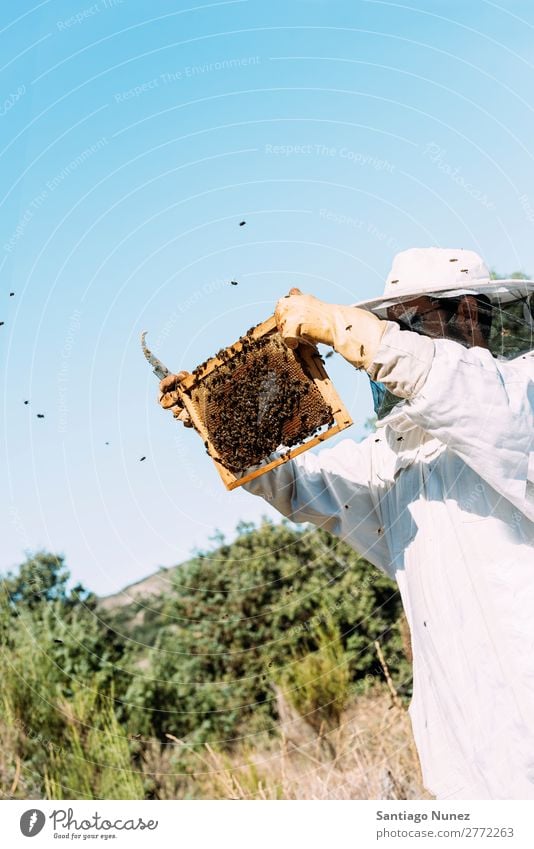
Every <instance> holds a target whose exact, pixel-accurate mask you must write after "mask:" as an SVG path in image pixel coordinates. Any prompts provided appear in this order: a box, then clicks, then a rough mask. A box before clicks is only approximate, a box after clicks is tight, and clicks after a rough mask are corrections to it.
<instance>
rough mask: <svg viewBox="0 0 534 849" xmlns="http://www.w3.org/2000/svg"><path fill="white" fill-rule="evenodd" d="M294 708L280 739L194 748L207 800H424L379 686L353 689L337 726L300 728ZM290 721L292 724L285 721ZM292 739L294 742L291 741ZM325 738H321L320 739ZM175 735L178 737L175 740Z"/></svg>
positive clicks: (406, 726)
mask: <svg viewBox="0 0 534 849" xmlns="http://www.w3.org/2000/svg"><path fill="white" fill-rule="evenodd" d="M302 722H303V721H302V720H301V719H300V718H299V717H298V716H297V715H295V717H294V719H293V721H290V722H288V721H286V723H285V724H284V726H283V730H282V738H281V740H278V741H273V743H272V745H271V746H269V747H268V748H265V749H263V750H261V751H260V750H257V749H256V750H255V749H253V748H252V747H247V748H242V749H241V750H240V751H239V752H236V753H234V754H232V755H228V754H221V753H219V752H215V751H214V750H213V749H211V747H209V746H207V747H206V750H205V753H204V754H202V755H200V754H199V755H197V758H198V761H197V763H198V770H199V771H198V773H197V774H196V775H195V776H193V775H191V776H190V778H191V779H194V784H195V787H196V793H195V795H197V794H198V796H200V797H201V798H210V799H229V798H230V799H430V798H432V796H430V795H429V793H428V792H427V791H426V790H425V789H424V787H423V784H422V780H421V773H420V769H419V761H418V758H417V753H416V750H415V746H414V743H413V738H412V732H411V726H410V720H409V717H408V714H407V713H406V711H405V710H404V709H403V708H401V707H399V706H397V705H395V704H392V700H391V696H390V694H389V693H388V692H387V690H386V689H385V688H383V687H381V688H377V690H376V691H375V692H373V693H372V694H370V695H367V696H360V697H359V698H358V699H357V700H356V701H355V702H354V703H353V704H352V706H351V707H350V708H349V709H347V710H346V711H345V712H344V714H343V716H342V720H341V724H340V726H339V728H337V729H336V730H335V731H332V732H329V733H328V734H324V735H322V736H318V735H310V734H309V728H308V730H307V731H306V733H305V734H303V732H302V729H301V728H300V727H299V725H301V724H302ZM291 725H293V726H294V728H293V729H292V728H291ZM299 740H300V742H299ZM325 741H326V742H325ZM177 742H178V741H177Z"/></svg>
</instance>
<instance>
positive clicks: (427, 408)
mask: <svg viewBox="0 0 534 849" xmlns="http://www.w3.org/2000/svg"><path fill="white" fill-rule="evenodd" d="M384 343H385V344H384V345H383V346H382V347H381V350H380V351H379V356H378V357H377V364H376V365H375V366H374V367H372V368H371V369H369V372H370V373H371V372H372V373H371V376H372V377H373V379H375V380H380V381H383V382H384V383H385V384H386V386H387V387H388V389H390V391H391V392H393V393H394V394H401V393H400V392H397V391H396V389H397V388H398V386H399V385H401V386H402V389H403V397H405V398H407V399H408V401H407V403H406V404H405V405H404V407H403V411H404V412H405V413H406V415H407V417H408V418H409V419H410V420H411V421H412V422H413V423H414V424H416V425H418V426H419V427H421V428H423V430H425V431H426V432H427V433H430V434H432V436H435V437H437V438H438V439H439V440H440V441H441V442H443V443H444V444H445V445H447V447H448V448H450V449H451V451H454V453H455V454H457V455H458V456H459V457H461V458H462V460H463V461H464V462H465V463H466V464H467V465H468V466H470V467H471V468H472V469H473V470H474V471H475V472H476V473H477V474H478V475H479V476H480V477H481V478H482V480H484V481H486V482H487V483H488V484H489V485H490V486H491V487H492V488H493V489H495V490H496V491H497V492H498V493H499V494H501V495H502V496H503V497H504V498H506V499H507V500H508V501H510V502H511V503H512V504H514V505H515V506H516V507H517V508H518V509H519V510H521V511H522V512H523V513H524V514H525V515H526V516H527V517H528V518H529V519H531V520H533V521H534V496H533V495H531V493H532V492H533V490H534V474H533V472H534V462H533V461H534V454H533V451H534V359H533V358H532V357H529V356H526V357H522V358H518V359H516V360H513V361H510V362H506V361H504V362H503V361H498V360H496V359H495V358H494V357H493V356H492V354H491V353H490V351H488V350H486V349H484V348H478V347H474V348H465V347H464V346H463V345H460V344H458V343H456V342H452V341H450V340H447V339H436V340H430V339H428V338H427V337H424V336H419V335H418V334H416V333H411V332H409V331H397V332H394V331H392V332H391V334H390V341H389V342H388V338H387V334H385V335H384ZM429 343H430V344H431V345H432V348H433V351H432V352H431V351H430V348H429ZM378 361H380V362H378ZM392 376H395V380H392ZM529 467H530V468H529ZM531 477H532V481H530V478H531ZM530 484H532V486H531V485H530Z"/></svg>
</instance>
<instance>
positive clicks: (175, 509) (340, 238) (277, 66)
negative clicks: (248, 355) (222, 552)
mask: <svg viewBox="0 0 534 849" xmlns="http://www.w3.org/2000/svg"><path fill="white" fill-rule="evenodd" d="M533 35H534V7H533V6H532V4H531V3H529V2H501V3H500V4H498V3H491V2H482V0H480V2H471V3H465V2H454V0H453V1H452V2H440V0H436V2H420V0H413V2H412V3H409V4H402V3H389V2H358V0H353V2H335V0H333V2H320V0H289V2H287V0H286V2H283V3H282V2H276V1H275V2H270V3H265V2H262V0H237V2H222V3H216V2H215V3H209V4H202V3H193V2H188V3H178V2H174V3H170V2H158V0H156V2H152V3H151V4H144V3H139V2H132V0H123V2H117V0H115V2H114V0H97V2H95V3H92V4H91V3H90V2H83V0H81V2H58V0H45V2H40V3H37V4H30V3H26V2H20V3H18V4H16V8H14V7H13V6H12V4H3V5H2V9H1V12H0V47H1V50H0V57H1V59H0V61H1V68H0V70H1V78H2V87H1V92H2V94H1V98H0V181H1V186H0V269H1V274H0V279H1V286H0V305H1V306H0V320H1V321H4V322H5V324H4V326H2V327H0V357H1V380H2V400H3V416H2V425H1V432H2V461H1V462H2V467H3V473H2V479H3V486H2V492H1V495H0V498H1V503H0V515H1V516H2V517H3V518H4V520H5V521H4V522H3V532H2V541H3V545H2V549H1V556H0V571H6V570H7V569H9V568H12V567H13V566H15V565H16V564H17V563H19V562H21V560H22V559H23V557H24V551H25V550H35V549H38V548H41V547H43V548H46V549H48V550H51V551H54V552H59V553H63V554H65V556H66V558H67V563H68V565H69V567H70V569H71V571H72V574H73V576H74V577H75V578H76V579H79V580H82V581H83V582H84V583H86V585H88V586H89V587H91V588H92V589H94V590H95V591H97V592H99V593H101V594H107V593H109V592H113V591H115V590H117V589H118V588H120V587H121V586H123V585H124V584H126V583H129V582H131V581H134V580H137V579H139V578H141V577H143V576H144V575H147V574H149V573H150V572H152V571H154V570H155V569H157V568H158V566H159V565H172V564H174V563H177V562H179V561H180V560H182V559H185V558H186V557H187V556H188V555H189V554H190V552H191V550H192V549H193V548H194V547H195V546H197V547H203V546H205V545H207V544H208V540H209V537H210V536H211V535H212V534H213V532H214V530H215V528H220V529H222V530H223V531H224V532H226V533H227V534H229V535H231V533H232V531H233V528H234V527H235V525H236V523H237V522H238V521H239V519H246V520H253V519H257V518H259V517H260V515H261V514H269V509H268V508H267V507H266V506H265V505H264V504H263V503H261V502H258V501H256V500H255V499H254V498H253V497H252V496H249V495H247V493H245V492H242V491H240V490H238V491H235V492H233V493H227V492H226V491H225V490H224V488H223V486H222V484H221V482H220V480H219V478H218V475H217V474H216V472H215V470H214V468H213V467H212V465H211V461H210V460H209V458H208V457H207V456H206V455H205V453H204V450H203V447H202V444H201V442H200V440H199V438H198V436H197V435H196V434H195V433H194V432H190V431H184V430H183V429H181V428H180V427H179V426H177V425H176V423H175V422H174V421H173V420H172V418H171V417H170V416H169V415H168V414H167V415H166V414H165V413H164V412H163V411H162V410H160V409H159V407H158V406H157V404H156V403H155V400H156V394H157V381H156V379H155V378H154V376H153V375H152V373H151V371H150V369H149V368H148V367H147V364H146V363H145V361H144V360H143V358H142V356H141V354H140V349H139V341H138V337H139V332H140V331H141V330H148V331H149V337H148V338H149V342H150V344H151V346H152V347H153V348H154V349H155V350H156V351H157V353H158V354H159V356H160V357H161V359H162V360H163V361H164V362H165V363H167V364H168V366H169V367H170V368H171V369H173V370H179V369H181V368H193V367H194V366H195V365H196V364H197V363H198V362H200V361H201V360H204V359H205V358H206V356H208V355H210V354H211V353H213V352H214V351H215V350H217V349H218V348H219V347H221V346H222V345H226V344H229V343H231V342H232V341H233V340H234V339H235V338H237V337H238V336H239V335H240V334H241V333H242V332H243V331H244V330H246V329H247V328H248V327H250V326H251V325H252V324H254V323H256V322H258V321H261V320H262V319H264V318H266V317H267V316H268V315H269V314H271V313H272V311H273V308H274V304H275V302H276V300H277V298H278V297H280V296H281V295H282V294H284V293H285V292H286V291H287V290H288V288H289V287H290V286H292V285H298V286H300V288H302V289H303V290H306V291H309V292H312V293H314V294H316V295H317V296H319V297H322V298H324V299H326V300H332V301H338V302H342V303H351V302H356V301H358V300H360V299H364V298H366V297H371V296H374V295H377V294H380V292H381V290H382V287H383V280H384V278H385V276H386V274H387V271H388V269H389V266H390V264H391V260H392V257H393V255H394V254H395V253H396V252H397V251H398V250H402V249H405V248H408V247H413V246H427V245H441V246H447V247H449V246H451V247H466V248H473V249H475V250H478V251H479V252H480V253H482V254H483V255H484V256H485V258H486V259H487V261H488V263H489V264H490V265H491V266H492V267H494V268H496V269H498V270H500V271H503V272H508V271H512V270H515V269H523V270H526V271H529V270H532V269H534V241H533V239H532V234H533V224H534V168H533V161H532V160H533V154H532V144H531V139H532V137H533V135H534V134H533V130H534V121H533V115H534V98H533V96H532V91H534V85H533V83H534V73H533V72H534V38H533ZM243 218H244V219H246V221H247V225H246V226H245V227H239V226H238V224H239V221H240V220H242V219H243ZM230 279H236V280H238V281H239V286H230V285H229V280H230ZM12 291H14V292H15V295H14V296H12V297H10V296H9V293H10V292H12ZM328 367H329V371H330V373H331V375H332V377H333V379H334V381H335V383H336V386H337V387H338V389H339V391H340V392H341V394H342V396H343V398H344V400H345V401H346V403H347V405H348V406H349V407H350V409H351V411H352V414H353V417H354V419H355V422H356V424H355V426H354V427H353V429H352V434H351V435H353V436H354V438H359V437H360V436H361V434H362V432H363V431H362V424H363V422H364V421H365V419H366V418H367V417H368V416H369V414H370V411H371V401H370V392H369V389H368V385H367V382H366V380H365V379H364V378H363V377H361V376H360V375H358V374H357V373H356V372H354V371H353V370H352V369H351V368H350V367H349V366H348V365H347V364H346V363H344V362H343V361H341V360H338V358H337V357H335V358H333V359H330V360H328ZM27 399H29V400H30V404H29V405H24V404H23V401H24V400H27ZM37 413H44V414H45V418H44V419H37V417H36V416H37ZM106 442H109V445H106V444H105V443H106ZM142 456H146V458H147V459H146V461H144V462H139V458H140V457H142Z"/></svg>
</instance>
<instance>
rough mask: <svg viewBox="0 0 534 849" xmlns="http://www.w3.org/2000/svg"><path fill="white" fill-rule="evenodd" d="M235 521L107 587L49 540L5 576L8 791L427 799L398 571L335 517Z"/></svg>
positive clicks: (4, 772) (56, 795)
mask: <svg viewBox="0 0 534 849" xmlns="http://www.w3.org/2000/svg"><path fill="white" fill-rule="evenodd" d="M237 531H238V532H237V537H236V539H235V541H234V542H232V543H229V544H227V543H226V542H225V541H224V539H223V538H222V537H220V536H218V537H216V538H215V540H214V546H213V549H212V550H210V551H208V552H199V553H197V554H196V555H195V556H194V557H193V558H192V559H191V560H190V561H188V562H187V563H185V564H182V565H180V566H178V567H175V568H173V569H169V570H162V571H160V572H159V573H158V574H157V576H154V578H152V579H148V580H147V581H145V582H141V584H139V585H134V586H133V587H131V588H127V589H126V590H125V591H123V592H122V593H121V594H118V595H117V596H114V597H110V598H108V599H102V600H99V599H98V598H97V597H96V596H94V595H93V594H92V593H90V592H89V591H87V590H86V589H85V588H84V587H82V586H80V585H77V586H74V587H72V586H71V584H70V582H69V573H68V571H67V569H66V567H65V564H64V562H63V558H62V557H60V556H55V555H52V554H48V553H39V554H36V555H34V556H33V557H31V558H29V559H28V560H27V561H26V562H25V563H24V564H22V566H21V567H20V569H19V570H18V571H17V573H16V574H9V575H7V576H6V577H5V578H3V579H2V580H1V581H0V588H1V593H0V641H1V647H2V660H3V687H2V693H1V696H0V698H1V700H2V712H1V717H0V790H1V793H2V796H3V797H4V798H16V799H33V798H49V799H77V798H88V799H145V798H146V799H181V798H238V799H252V798H261V799H280V798H283V799H421V798H428V794H427V793H426V791H425V790H424V789H423V786H422V783H421V777H420V773H419V765H418V760H417V754H416V752H415V748H414V744H413V740H412V736H411V729H410V722H409V718H408V715H407V711H406V707H407V704H408V701H409V698H410V695H411V665H410V646H409V636H408V632H407V627H406V623H405V620H404V617H403V615H402V608H401V603H400V598H399V594H398V592H397V589H396V587H395V585H394V584H393V583H392V582H391V581H389V579H387V578H386V577H385V576H383V575H382V574H381V573H380V572H378V571H377V570H376V569H374V568H373V567H372V566H370V564H369V563H367V562H366V561H365V560H364V559H362V558H360V557H359V556H358V555H357V554H356V553H355V552H354V551H352V550H351V549H350V548H349V547H348V546H346V545H345V544H343V543H341V542H339V541H338V540H334V539H333V538H332V537H330V536H329V535H328V534H327V533H325V532H323V531H319V530H313V531H310V530H309V529H304V528H301V529H295V528H292V527H290V526H288V525H287V524H285V523H282V524H280V525H274V524H271V523H269V522H266V521H265V522H263V523H262V524H261V525H260V526H259V527H254V526H252V525H245V524H242V525H240V526H239V527H238V529H237ZM156 578H157V580H156Z"/></svg>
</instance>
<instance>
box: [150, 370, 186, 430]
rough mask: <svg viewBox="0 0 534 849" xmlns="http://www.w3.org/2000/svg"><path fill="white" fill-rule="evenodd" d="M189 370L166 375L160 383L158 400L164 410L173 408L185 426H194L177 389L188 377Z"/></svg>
mask: <svg viewBox="0 0 534 849" xmlns="http://www.w3.org/2000/svg"><path fill="white" fill-rule="evenodd" d="M188 375H189V372H187V371H180V372H178V374H169V375H167V377H164V378H163V380H162V381H160V384H159V393H160V394H159V398H158V401H159V403H160V404H161V406H162V407H163V409H164V410H171V412H172V414H173V416H174V418H175V419H178V420H179V421H181V422H182V423H183V424H184V426H185V427H193V422H192V421H191V417H190V415H189V413H188V412H187V410H186V409H185V408H184V407H183V406H182V404H181V402H180V395H179V394H178V392H177V391H176V387H177V385H178V384H179V383H180V381H182V380H184V378H186V377H188Z"/></svg>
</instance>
